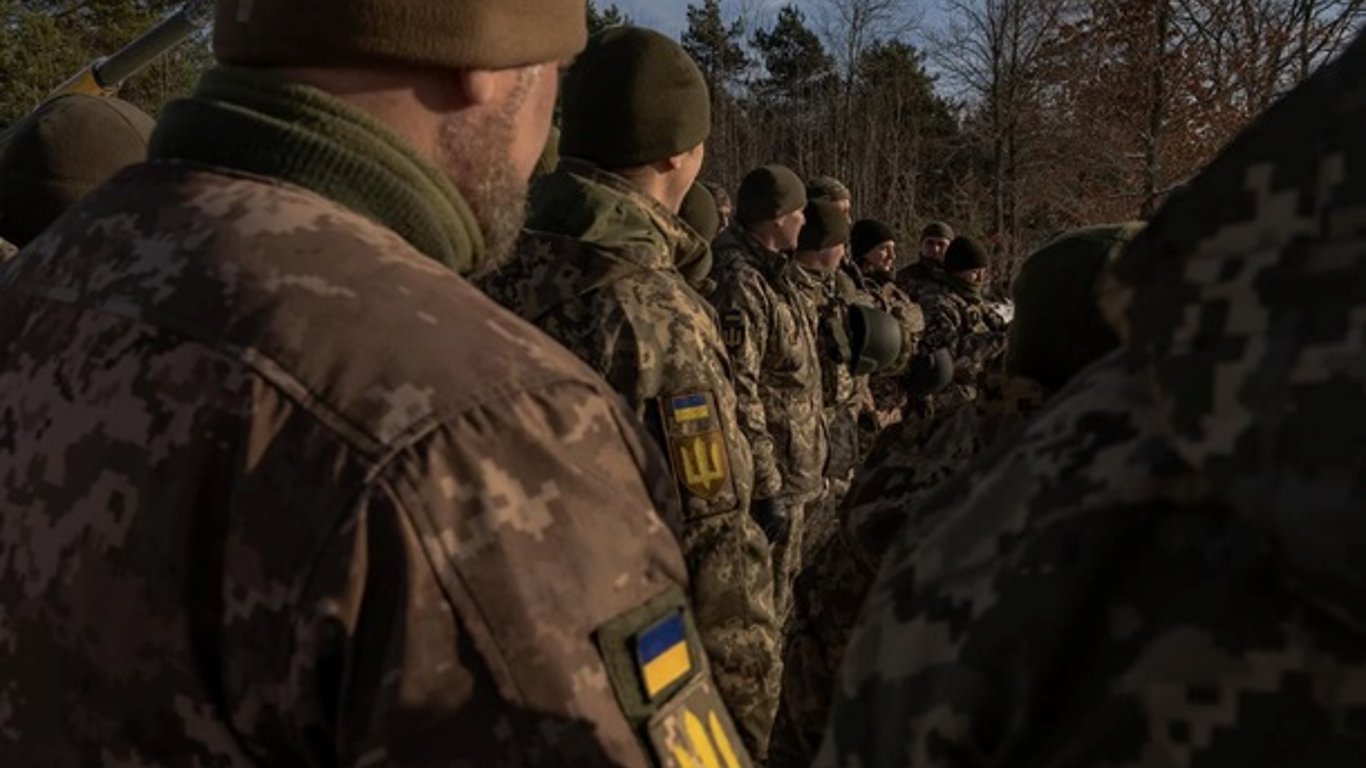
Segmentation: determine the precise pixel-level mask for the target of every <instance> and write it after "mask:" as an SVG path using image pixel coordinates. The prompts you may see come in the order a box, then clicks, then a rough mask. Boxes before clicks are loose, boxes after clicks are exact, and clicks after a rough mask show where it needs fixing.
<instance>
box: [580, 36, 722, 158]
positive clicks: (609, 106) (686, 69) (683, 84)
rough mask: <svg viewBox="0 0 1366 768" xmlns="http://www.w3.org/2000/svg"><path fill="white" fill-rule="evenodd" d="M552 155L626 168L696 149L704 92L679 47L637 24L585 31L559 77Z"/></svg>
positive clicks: (705, 112) (703, 125)
mask: <svg viewBox="0 0 1366 768" xmlns="http://www.w3.org/2000/svg"><path fill="white" fill-rule="evenodd" d="M562 105H563V106H562V122H561V133H562V138H561V142H560V154H562V155H564V156H565V157H575V158H579V159H581V160H587V161H589V162H591V163H594V164H596V165H599V166H601V167H603V168H608V169H617V168H630V167H637V166H641V165H646V164H648V163H654V162H658V161H660V160H665V159H667V158H670V157H674V156H675V155H680V154H683V153H685V152H688V151H690V150H692V149H694V148H696V147H697V146H698V145H699V144H701V143H703V142H704V141H706V139H707V136H708V135H709V134H710V132H711V95H710V92H709V90H708V88H707V81H706V79H705V78H704V77H703V76H702V70H700V69H698V67H697V64H696V63H695V62H694V61H693V60H692V58H691V57H690V56H688V53H687V51H684V50H683V47H682V46H681V45H679V44H678V43H676V42H674V41H673V40H671V39H670V38H668V37H666V36H664V35H662V34H660V33H658V32H654V31H652V30H648V29H642V28H640V27H631V26H619V27H612V28H610V29H605V30H603V31H601V32H599V33H597V34H596V35H593V37H592V38H591V39H589V41H588V47H587V48H586V49H584V52H583V53H582V54H580V55H579V57H578V59H576V60H575V61H574V66H572V67H571V68H570V70H569V73H568V75H567V76H566V77H565V80H564V92H563V96H562Z"/></svg>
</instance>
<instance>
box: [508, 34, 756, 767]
mask: <svg viewBox="0 0 1366 768" xmlns="http://www.w3.org/2000/svg"><path fill="white" fill-rule="evenodd" d="M562 105H563V106H562V114H563V124H562V139H561V144H562V150H563V152H564V154H565V159H564V160H562V161H561V164H560V169H559V170H558V171H556V172H555V173H553V174H551V175H550V176H547V177H545V178H542V179H540V180H538V181H537V182H536V185H535V186H534V188H533V189H532V193H531V212H530V216H529V218H528V220H527V225H528V227H529V230H528V232H527V233H526V234H525V235H524V237H523V238H522V241H521V243H520V245H519V247H518V251H517V254H516V256H515V257H514V258H513V259H512V260H511V261H509V263H507V264H506V265H504V266H503V267H502V268H500V269H499V270H498V271H497V272H495V273H494V274H492V275H491V276H490V278H489V279H488V280H486V281H483V282H482V287H483V288H484V289H485V291H486V292H487V293H488V294H489V295H490V296H492V297H493V298H495V299H496V300H498V301H499V302H501V303H502V304H503V305H504V306H507V307H508V308H510V309H512V310H513V311H514V312H517V313H518V314H519V315H521V316H522V317H524V318H526V319H527V320H529V321H531V322H533V323H535V324H536V325H537V326H539V327H540V328H542V329H543V330H545V331H546V332H547V333H549V334H550V335H551V336H553V337H555V338H556V339H557V340H559V341H560V342H561V343H563V344H564V345H565V347H567V348H568V349H569V350H570V351H571V352H573V353H575V354H576V355H578V356H579V357H580V358H582V359H583V360H585V361H586V362H587V363H588V364H589V366H591V367H592V368H593V369H594V370H596V371H597V372H598V373H600V374H602V376H603V377H604V378H606V379H607V381H608V383H610V384H611V385H612V386H613V387H615V388H616V390H617V391H618V392H620V393H621V394H622V395H623V396H624V397H625V398H626V401H627V402H628V403H629V404H630V405H631V407H632V408H633V409H634V410H635V412H636V413H637V414H638V415H639V416H640V417H641V418H642V419H643V420H644V421H645V422H646V423H647V424H650V425H651V426H652V428H653V429H654V431H655V437H656V439H657V440H658V442H659V444H660V447H661V448H662V449H663V450H664V452H666V453H667V454H668V456H669V461H670V466H671V467H672V468H673V472H674V477H675V478H676V479H677V485H678V490H679V493H680V494H681V495H682V496H683V499H684V519H683V533H682V542H683V553H684V557H685V559H686V560H687V563H688V571H689V573H690V574H691V577H692V596H693V604H694V607H695V608H696V611H697V615H696V621H697V626H698V630H699V632H700V634H701V638H702V643H703V645H704V646H705V647H706V650H707V653H708V655H709V656H710V658H711V659H712V662H713V664H714V671H715V674H716V680H717V683H718V686H719V688H720V690H721V693H722V696H723V698H724V699H725V700H726V702H727V704H728V705H729V706H730V709H731V711H732V712H734V713H735V716H736V718H737V720H738V722H739V723H740V726H741V732H742V734H743V736H744V739H745V743H746V745H747V746H749V747H750V748H751V750H753V751H754V752H755V754H756V756H759V757H760V758H761V757H762V755H763V753H764V749H765V746H766V743H767V739H768V734H769V731H770V730H771V729H772V727H773V713H774V711H775V710H776V708H777V685H776V684H777V680H778V658H779V657H778V648H777V642H778V636H777V626H776V624H775V620H774V615H773V577H772V571H771V566H770V564H769V560H768V544H767V541H766V540H765V538H764V533H763V531H762V530H761V529H760V528H759V526H758V524H757V523H755V521H754V520H753V519H752V518H751V517H750V514H749V505H750V498H751V495H752V490H751V489H752V485H753V475H754V470H753V461H752V459H751V458H750V450H749V443H748V441H746V440H745V438H744V436H743V435H742V434H741V433H740V430H739V426H738V424H737V421H736V411H735V408H736V398H735V390H734V388H733V387H732V385H731V382H730V376H729V374H728V363H727V360H726V349H725V346H724V345H723V344H722V342H721V336H720V332H719V330H718V327H717V322H716V316H715V312H714V310H712V308H711V306H710V305H709V304H708V303H707V301H706V299H704V298H703V297H702V295H701V294H699V293H698V292H697V291H696V290H694V289H693V288H692V287H691V286H690V285H689V281H688V279H687V278H686V277H685V275H684V274H683V272H681V271H680V270H686V269H691V268H692V267H693V266H694V265H696V264H698V262H701V261H705V259H706V257H707V256H708V254H709V253H710V251H709V248H708V245H707V243H706V241H705V240H703V239H702V238H701V237H699V236H698V235H697V233H696V232H694V231H693V229H692V228H691V227H689V226H688V225H687V224H685V223H684V222H683V221H682V220H681V219H680V218H679V217H678V216H677V211H678V210H679V208H680V206H681V205H682V202H683V200H684V198H685V196H686V194H687V193H688V191H689V190H690V189H691V188H693V186H694V183H693V182H694V180H695V179H696V177H697V172H698V170H699V169H700V168H701V167H702V155H703V151H704V150H703V146H704V144H703V142H704V141H705V140H706V138H707V134H708V133H709V132H710V130H711V120H710V101H709V96H708V91H707V83H706V80H705V79H703V77H702V73H701V71H700V70H698V68H697V65H696V64H694V63H693V61H692V59H691V58H689V57H688V54H687V53H686V52H685V51H684V50H683V48H682V46H680V45H679V44H678V43H676V42H674V41H672V40H670V39H669V38H667V37H665V36H664V35H661V34H659V33H657V32H652V31H650V30H646V29H641V28H638V27H630V26H619V27H612V28H610V29H608V30H605V31H603V32H599V33H598V34H596V35H594V36H593V38H592V39H590V40H589V42H588V47H587V49H586V50H585V51H584V52H583V54H582V55H580V56H579V57H578V59H577V60H576V61H575V63H574V66H573V67H572V68H571V69H570V70H569V74H568V75H567V76H566V78H565V84H564V96H563V100H562ZM704 193H705V191H704ZM699 271H700V270H699ZM703 277H705V274H704V275H703Z"/></svg>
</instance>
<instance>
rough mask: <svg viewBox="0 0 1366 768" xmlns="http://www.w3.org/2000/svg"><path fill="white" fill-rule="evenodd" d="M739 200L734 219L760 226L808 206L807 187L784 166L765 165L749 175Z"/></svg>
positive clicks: (741, 187)
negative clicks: (759, 224)
mask: <svg viewBox="0 0 1366 768" xmlns="http://www.w3.org/2000/svg"><path fill="white" fill-rule="evenodd" d="M736 197H737V198H738V200H737V201H736V208H735V218H736V219H738V220H739V221H740V223H741V224H746V225H748V224H758V223H759V222H761V221H773V220H774V219H778V218H781V217H783V216H786V215H788V214H789V213H792V212H793V211H799V210H801V209H802V208H804V207H806V185H805V184H803V183H802V180H801V178H800V177H798V176H797V174H795V173H793V172H792V170H791V169H789V168H787V167H785V166H781V165H765V166H763V167H762V168H756V169H754V170H752V171H750V172H749V173H748V174H746V176H745V178H744V180H742V181H741V182H740V191H739V193H738V194H737V195H736Z"/></svg>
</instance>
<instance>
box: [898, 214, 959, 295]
mask: <svg viewBox="0 0 1366 768" xmlns="http://www.w3.org/2000/svg"><path fill="white" fill-rule="evenodd" d="M953 238H954V234H953V227H951V226H949V225H948V224H945V223H944V222H942V221H932V222H930V223H929V224H926V225H925V228H924V229H922V230H921V231H920V254H919V258H918V259H917V260H916V261H915V262H913V263H911V264H909V265H908V266H906V267H905V268H904V269H902V270H900V271H899V272H898V273H897V285H899V286H901V290H903V291H905V292H906V295H907V296H910V297H911V298H912V299H914V300H915V301H920V289H921V287H923V286H926V285H932V284H933V283H935V282H937V281H938V280H939V279H940V278H941V276H942V275H943V267H944V256H945V255H946V254H947V253H948V250H949V243H951V242H953Z"/></svg>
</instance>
